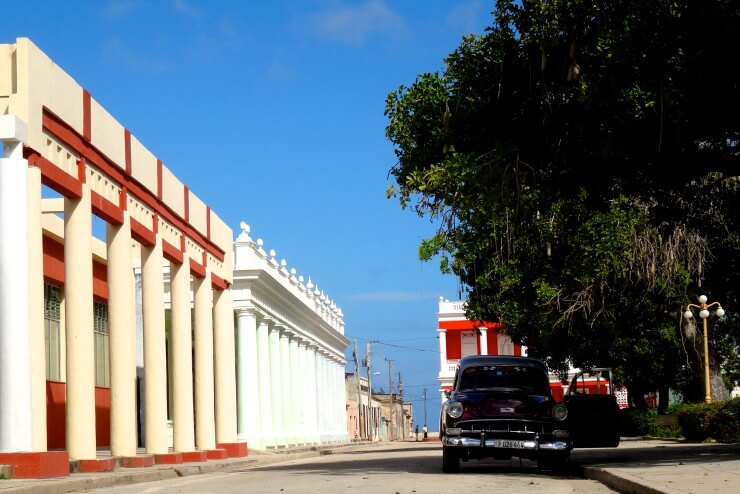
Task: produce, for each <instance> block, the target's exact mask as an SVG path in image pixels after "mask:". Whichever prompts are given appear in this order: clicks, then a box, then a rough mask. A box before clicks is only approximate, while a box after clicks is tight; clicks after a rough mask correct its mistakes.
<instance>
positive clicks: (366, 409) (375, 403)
mask: <svg viewBox="0 0 740 494" xmlns="http://www.w3.org/2000/svg"><path fill="white" fill-rule="evenodd" d="M345 374H346V386H347V391H346V392H347V426H348V427H349V437H350V438H351V439H352V440H361V439H363V440H369V441H380V423H381V417H382V410H381V403H380V401H379V400H378V399H377V397H375V395H374V394H372V393H370V390H369V388H368V382H367V377H362V376H360V379H359V387H358V380H357V377H356V376H355V374H354V373H353V372H347V373H345ZM358 403H359V406H358Z"/></svg>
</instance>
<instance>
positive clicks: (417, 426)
mask: <svg viewBox="0 0 740 494" xmlns="http://www.w3.org/2000/svg"><path fill="white" fill-rule="evenodd" d="M414 437H415V438H416V440H417V441H418V440H419V424H416V428H414Z"/></svg>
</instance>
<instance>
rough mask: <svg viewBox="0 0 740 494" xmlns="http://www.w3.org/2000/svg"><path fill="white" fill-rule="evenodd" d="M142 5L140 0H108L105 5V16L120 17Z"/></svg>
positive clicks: (107, 17) (108, 17)
mask: <svg viewBox="0 0 740 494" xmlns="http://www.w3.org/2000/svg"><path fill="white" fill-rule="evenodd" d="M140 5H141V1H140V0H108V1H107V2H106V3H105V6H104V7H103V11H102V13H103V17H105V18H106V19H120V18H122V17H126V16H127V15H129V14H130V13H131V12H133V11H134V10H136V9H138V8H139V6H140Z"/></svg>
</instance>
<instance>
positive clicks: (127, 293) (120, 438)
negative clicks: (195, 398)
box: [106, 211, 137, 456]
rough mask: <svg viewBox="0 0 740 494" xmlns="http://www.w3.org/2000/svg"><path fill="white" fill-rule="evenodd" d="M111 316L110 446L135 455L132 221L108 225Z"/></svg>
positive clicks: (114, 450)
mask: <svg viewBox="0 0 740 494" xmlns="http://www.w3.org/2000/svg"><path fill="white" fill-rule="evenodd" d="M106 236H107V244H108V266H107V269H108V314H109V318H110V340H109V346H110V351H109V354H110V393H111V397H110V441H111V443H110V448H111V454H112V455H113V456H136V447H137V441H136V437H137V433H136V326H135V317H134V316H135V313H136V306H135V303H134V270H133V266H132V263H131V222H130V219H129V214H128V212H127V211H124V212H123V224H122V225H111V224H108V226H107V234H106Z"/></svg>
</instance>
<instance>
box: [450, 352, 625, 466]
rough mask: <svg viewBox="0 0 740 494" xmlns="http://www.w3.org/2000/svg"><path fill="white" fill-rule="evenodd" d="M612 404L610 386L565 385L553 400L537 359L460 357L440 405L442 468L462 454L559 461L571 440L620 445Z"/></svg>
mask: <svg viewBox="0 0 740 494" xmlns="http://www.w3.org/2000/svg"><path fill="white" fill-rule="evenodd" d="M573 389H577V386H576V387H575V388H573ZM594 397H595V398H596V399H592V398H594ZM618 411H619V409H618V406H617V403H616V399H615V398H614V396H613V394H612V395H607V394H603V395H591V396H589V395H587V394H583V393H581V394H578V393H576V392H574V393H570V392H569V393H568V394H567V395H566V396H565V397H564V399H563V402H562V403H557V402H556V401H555V400H554V399H553V397H552V392H551V391H550V385H549V379H548V373H547V367H546V366H545V364H544V363H543V362H542V361H540V360H537V359H533V358H527V357H514V356H493V355H478V356H470V357H464V358H463V359H461V360H460V365H459V368H458V369H457V372H456V374H455V379H454V382H453V389H452V391H451V392H449V396H448V399H447V401H446V402H445V403H444V405H443V406H442V412H441V417H440V429H439V431H440V439H441V441H442V471H443V472H446V473H454V472H458V471H459V470H460V460H462V461H468V460H470V459H482V458H498V459H510V458H512V457H519V458H528V459H532V460H536V461H537V462H538V466H539V467H540V468H545V469H549V468H552V469H556V468H559V467H561V466H563V465H565V463H566V462H567V461H568V459H569V457H570V451H571V449H573V447H575V446H583V447H601V446H616V445H618V444H619V432H618V420H617V419H618ZM582 426H585V427H586V429H584V428H583V427H582ZM587 429H592V430H587ZM593 429H597V430H593ZM579 442H582V443H583V444H579Z"/></svg>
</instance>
